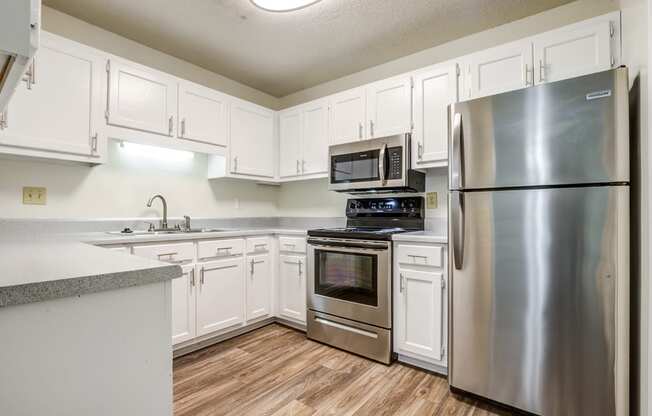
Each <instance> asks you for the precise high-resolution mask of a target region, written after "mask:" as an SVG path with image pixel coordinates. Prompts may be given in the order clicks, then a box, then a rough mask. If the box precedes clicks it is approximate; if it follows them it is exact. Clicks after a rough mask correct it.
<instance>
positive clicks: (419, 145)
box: [417, 142, 423, 160]
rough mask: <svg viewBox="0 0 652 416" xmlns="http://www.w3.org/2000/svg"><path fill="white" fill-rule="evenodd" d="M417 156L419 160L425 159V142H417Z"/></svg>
mask: <svg viewBox="0 0 652 416" xmlns="http://www.w3.org/2000/svg"><path fill="white" fill-rule="evenodd" d="M417 157H418V158H419V160H421V159H423V143H421V142H418V143H417Z"/></svg>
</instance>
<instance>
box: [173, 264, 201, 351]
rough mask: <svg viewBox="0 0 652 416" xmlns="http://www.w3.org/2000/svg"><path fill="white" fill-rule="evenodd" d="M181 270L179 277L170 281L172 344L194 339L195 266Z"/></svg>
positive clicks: (185, 266)
mask: <svg viewBox="0 0 652 416" xmlns="http://www.w3.org/2000/svg"><path fill="white" fill-rule="evenodd" d="M181 270H182V274H181V277H179V278H177V279H172V344H179V343H181V342H184V341H188V340H190V339H192V338H194V337H195V287H196V286H195V285H196V282H197V280H196V276H195V266H194V265H184V266H181Z"/></svg>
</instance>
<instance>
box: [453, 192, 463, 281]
mask: <svg viewBox="0 0 652 416" xmlns="http://www.w3.org/2000/svg"><path fill="white" fill-rule="evenodd" d="M450 196H451V216H452V218H451V226H452V228H453V232H452V234H453V235H452V238H453V260H454V262H455V268H456V269H457V270H462V265H463V264H464V193H463V192H458V191H453V192H451V193H450Z"/></svg>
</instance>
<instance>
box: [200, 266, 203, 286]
mask: <svg viewBox="0 0 652 416" xmlns="http://www.w3.org/2000/svg"><path fill="white" fill-rule="evenodd" d="M199 284H200V285H201V286H203V285H204V268H203V267H202V268H201V270H200V271H199Z"/></svg>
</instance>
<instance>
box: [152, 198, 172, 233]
mask: <svg viewBox="0 0 652 416" xmlns="http://www.w3.org/2000/svg"><path fill="white" fill-rule="evenodd" d="M156 198H158V199H160V200H161V202H162V203H163V219H162V220H161V222H160V227H159V228H160V229H161V230H167V229H168V204H167V202H165V198H163V195H160V194H156V195H154V196H153V197H151V198H150V199H149V201H147V207H148V208H151V207H152V202H154V200H155V199H156Z"/></svg>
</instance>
